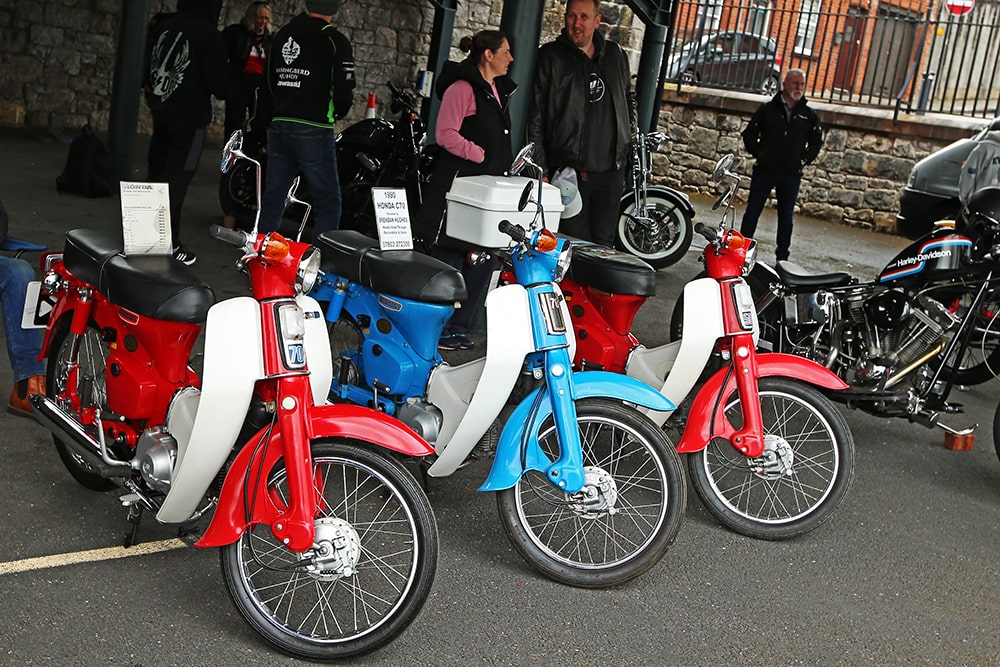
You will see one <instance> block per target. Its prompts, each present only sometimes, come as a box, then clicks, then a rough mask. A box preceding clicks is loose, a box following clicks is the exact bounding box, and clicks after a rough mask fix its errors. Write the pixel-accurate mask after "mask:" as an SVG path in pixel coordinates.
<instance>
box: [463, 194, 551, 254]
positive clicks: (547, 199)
mask: <svg viewBox="0 0 1000 667" xmlns="http://www.w3.org/2000/svg"><path fill="white" fill-rule="evenodd" d="M527 183H532V184H533V188H534V192H533V194H532V200H535V199H537V198H538V181H537V180H535V179H533V178H526V177H524V176H459V177H457V178H456V179H455V180H454V181H452V184H451V190H449V191H448V194H446V195H445V199H447V200H448V215H447V218H446V219H445V233H446V234H447V235H448V236H450V237H452V238H454V239H458V240H460V241H465V242H466V243H471V244H473V245H477V246H481V247H484V248H506V247H507V246H509V245H510V244H511V240H510V237H509V236H507V235H506V234H502V233H500V231H499V230H498V229H497V226H498V225H499V224H500V221H502V220H508V221H510V222H511V223H512V224H515V225H521V227H524V229H526V230H527V229H530V228H531V221H532V220H534V218H535V211H536V205H535V204H534V203H529V204H528V205H527V206H526V207H525V208H524V210H523V211H518V210H517V203H518V201H519V200H520V199H521V192H522V191H523V190H524V186H525V185H526V184H527ZM542 208H543V210H544V220H545V226H546V227H547V228H548V229H551V230H552V231H553V232H556V231H558V230H559V215H560V214H561V213H562V210H563V205H562V196H561V194H560V192H559V188H557V187H556V186H554V185H549V184H548V183H542Z"/></svg>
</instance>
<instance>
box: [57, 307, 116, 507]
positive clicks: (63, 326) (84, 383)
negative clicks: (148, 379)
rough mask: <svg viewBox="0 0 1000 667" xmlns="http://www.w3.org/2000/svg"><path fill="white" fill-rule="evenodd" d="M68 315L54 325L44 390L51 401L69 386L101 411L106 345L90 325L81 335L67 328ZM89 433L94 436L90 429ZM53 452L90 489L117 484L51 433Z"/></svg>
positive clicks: (104, 395)
mask: <svg viewBox="0 0 1000 667" xmlns="http://www.w3.org/2000/svg"><path fill="white" fill-rule="evenodd" d="M69 325H70V318H68V317H67V318H66V319H64V320H63V321H62V322H60V323H59V324H58V325H57V329H56V332H55V334H54V336H53V338H52V346H51V349H52V350H53V351H54V352H53V354H51V355H50V356H49V361H48V368H47V369H46V374H45V393H46V394H47V395H48V396H49V397H51V398H52V399H53V400H56V401H58V400H59V399H60V397H64V396H66V393H67V390H68V389H69V388H70V385H71V384H72V385H73V389H74V393H75V394H77V395H79V396H80V399H81V401H82V402H84V403H85V404H87V403H88V402H89V405H92V406H96V407H99V408H101V409H102V410H107V407H108V391H107V383H106V378H105V376H104V371H105V368H106V367H107V362H108V354H109V347H108V344H107V343H106V342H105V341H104V337H103V336H102V335H101V332H100V330H99V329H98V328H97V327H96V326H95V325H94V324H89V325H88V326H87V329H86V330H85V331H84V332H83V334H81V335H80V336H74V335H73V334H72V333H71V332H70V330H69ZM92 431H93V432H92V433H91V435H95V436H96V430H95V429H92ZM52 439H53V441H54V442H55V445H56V451H58V452H59V458H60V459H61V460H62V462H63V465H65V466H66V469H67V470H69V474H70V475H72V476H73V479H75V480H76V481H77V482H79V483H80V484H82V485H83V486H85V487H86V488H88V489H90V490H92V491H110V490H111V489H114V488H116V487H117V485H116V484H115V483H114V482H112V481H111V480H109V479H107V478H105V477H102V476H101V475H100V474H99V473H98V472H97V471H96V470H95V469H94V468H93V467H92V466H91V465H90V464H89V463H88V462H87V461H86V459H84V458H83V457H81V456H80V455H79V454H76V453H75V452H73V450H71V449H70V448H69V447H67V446H66V445H65V444H64V443H63V441H62V440H60V439H59V438H57V437H55V436H53V438H52Z"/></svg>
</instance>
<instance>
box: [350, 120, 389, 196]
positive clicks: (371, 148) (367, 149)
mask: <svg viewBox="0 0 1000 667" xmlns="http://www.w3.org/2000/svg"><path fill="white" fill-rule="evenodd" d="M394 135H395V126H394V125H393V124H392V123H391V122H389V121H387V120H384V119H382V118H366V119H364V120H361V121H358V122H357V123H354V124H353V125H351V126H349V127H347V128H345V129H344V131H343V132H341V133H340V135H339V136H338V137H337V170H338V171H339V172H340V180H341V182H344V181H345V179H346V180H348V181H349V180H350V179H352V178H353V177H354V175H355V174H356V173H357V172H358V169H359V168H361V165H360V164H359V162H358V154H360V153H363V154H365V155H367V156H368V157H369V158H375V159H376V160H379V161H380V162H382V161H385V159H386V158H388V157H389V155H390V154H391V153H392V142H393V141H394V139H393V137H394Z"/></svg>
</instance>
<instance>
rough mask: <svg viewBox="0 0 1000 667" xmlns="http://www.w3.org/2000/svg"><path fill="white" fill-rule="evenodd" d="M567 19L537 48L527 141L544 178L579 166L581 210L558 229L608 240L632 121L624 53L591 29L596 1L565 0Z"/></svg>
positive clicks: (597, 21) (598, 20) (596, 12)
mask: <svg viewBox="0 0 1000 667" xmlns="http://www.w3.org/2000/svg"><path fill="white" fill-rule="evenodd" d="M565 20H566V27H565V28H564V29H563V31H562V33H561V34H560V35H559V36H558V37H557V38H556V39H555V41H552V42H549V43H548V44H545V45H543V46H542V47H541V48H540V49H539V50H538V62H537V67H536V70H535V84H534V90H533V92H532V97H531V105H530V110H529V112H528V125H527V140H528V141H531V142H534V143H535V159H536V161H538V163H539V164H540V165H541V166H542V168H543V169H545V171H546V174H547V175H548V176H551V175H552V174H553V173H554V172H555V171H556V170H558V169H562V168H563V167H572V168H574V169H576V171H577V175H578V179H577V180H578V183H579V186H580V196H581V198H582V201H583V209H582V210H581V212H580V213H579V215H577V216H574V217H572V218H569V219H567V220H564V221H563V225H562V226H561V227H560V230H561V231H564V232H566V233H567V234H570V235H573V236H579V237H581V238H587V239H591V240H593V241H595V242H596V243H600V244H603V245H612V244H613V243H614V240H615V226H616V224H617V222H618V207H619V202H620V200H621V196H622V189H623V187H624V182H625V181H624V176H625V170H626V168H627V166H628V157H629V147H630V141H631V135H632V128H633V126H634V124H635V122H634V108H633V104H632V96H631V95H630V93H629V66H628V58H626V57H625V52H624V51H622V49H621V47H620V46H618V45H617V44H615V43H614V42H612V41H609V40H607V39H605V38H604V37H603V36H602V35H601V33H599V32H597V28H598V26H600V24H601V14H600V0H569V2H567V4H566V16H565Z"/></svg>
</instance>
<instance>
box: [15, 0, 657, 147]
mask: <svg viewBox="0 0 1000 667" xmlns="http://www.w3.org/2000/svg"><path fill="white" fill-rule="evenodd" d="M123 1H124V2H128V1H130V0H36V1H35V2H25V1H24V0H0V125H7V126H27V127H32V128H44V129H47V130H48V131H50V132H52V133H54V134H56V135H57V136H63V137H65V136H69V135H71V134H73V133H74V132H75V130H76V129H77V128H79V127H80V126H81V125H83V124H85V123H89V124H90V125H91V126H93V127H94V128H95V130H97V132H98V133H104V132H106V131H107V126H108V116H109V110H110V106H111V85H112V78H113V76H114V67H115V49H116V47H117V42H116V39H117V38H116V34H117V30H118V24H119V18H120V13H121V6H122V5H121V3H122V2H123ZM248 2H249V0H247V1H246V2H243V1H240V2H233V1H232V0H225V1H224V2H223V10H222V16H221V17H220V21H219V26H220V28H221V27H223V26H226V25H229V24H231V23H236V22H238V21H239V20H240V18H242V16H243V12H244V10H245V8H246V6H247V4H248ZM149 5H150V15H152V14H154V13H156V12H159V11H173V9H174V8H175V7H176V0H150V2H149ZM270 6H271V16H272V23H273V25H274V26H275V27H278V26H281V25H282V24H284V23H286V22H287V21H288V20H289V19H290V18H291V17H293V16H294V15H295V14H297V13H298V12H299V11H301V10H302V8H303V7H304V6H305V3H304V1H303V0H272V1H271V2H270ZM564 6H565V5H564V4H563V3H562V2H560V0H547V4H546V10H545V22H544V25H543V34H542V40H543V41H548V40H549V39H551V38H552V37H554V36H555V34H557V33H558V31H559V30H560V29H561V28H562V14H563V10H564ZM502 11H503V0H469V1H467V2H459V3H458V8H457V10H456V13H455V30H454V34H453V37H452V41H453V44H454V47H455V48H453V49H452V52H451V58H453V59H461V58H462V57H463V54H462V53H461V52H460V51H459V50H458V49H457V45H458V42H459V41H460V40H461V38H462V37H463V36H465V35H468V34H472V33H474V32H476V31H477V30H481V29H483V28H487V27H493V28H495V27H497V26H499V25H500V16H501V13H502ZM604 14H605V23H607V24H608V28H609V34H610V35H611V36H612V38H614V39H616V40H618V41H620V42H622V43H623V44H624V45H625V46H627V47H628V48H629V49H630V51H631V52H632V54H633V60H634V62H633V65H634V64H635V63H637V62H638V49H639V48H640V47H641V41H642V40H641V36H642V30H641V28H642V25H641V22H639V21H638V20H635V21H633V16H632V13H631V11H629V10H628V9H627V8H625V7H624V6H623V5H618V4H615V3H610V2H609V3H607V5H606V9H605V10H604ZM433 21H434V7H433V5H432V4H431V2H430V1H429V0H344V1H343V4H342V5H341V9H340V11H339V12H338V14H337V16H336V18H335V20H334V23H335V24H336V25H337V27H338V28H339V29H340V30H342V31H343V32H344V33H345V34H346V35H347V37H348V38H349V39H350V40H351V43H352V45H353V47H354V56H355V62H356V64H357V75H358V87H357V95H356V98H355V103H354V107H353V108H352V110H351V113H350V115H349V116H348V118H347V122H352V121H354V120H357V119H359V118H361V117H362V116H363V115H364V111H365V101H366V100H367V96H368V93H369V92H375V93H376V98H377V100H378V101H379V102H381V101H383V100H384V101H385V102H386V103H388V101H389V90H388V88H387V87H386V86H385V83H386V81H393V82H394V83H397V84H403V85H405V86H413V85H415V82H416V79H417V75H418V72H419V71H420V70H422V69H424V68H426V66H427V51H428V48H429V45H430V36H431V32H432V28H433ZM633 23H634V24H635V25H634V26H633ZM516 55H517V54H516V53H515V57H516ZM136 96H137V98H138V97H139V91H136ZM139 108H140V121H139V131H140V132H141V133H148V132H149V131H150V127H151V125H150V120H149V116H148V113H147V110H146V106H145V104H144V103H140V105H139ZM380 111H381V109H380ZM222 118H223V112H222V104H221V103H219V104H217V105H216V114H215V121H214V123H213V125H212V127H210V128H209V135H210V136H213V137H215V138H221V132H222V130H221V124H222Z"/></svg>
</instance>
